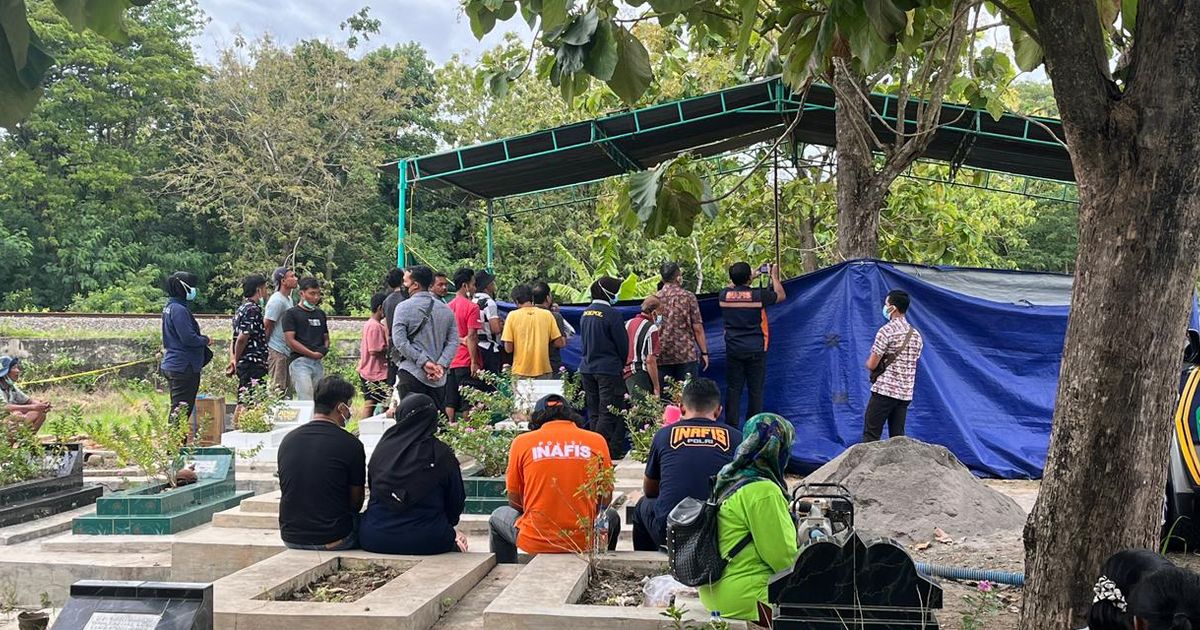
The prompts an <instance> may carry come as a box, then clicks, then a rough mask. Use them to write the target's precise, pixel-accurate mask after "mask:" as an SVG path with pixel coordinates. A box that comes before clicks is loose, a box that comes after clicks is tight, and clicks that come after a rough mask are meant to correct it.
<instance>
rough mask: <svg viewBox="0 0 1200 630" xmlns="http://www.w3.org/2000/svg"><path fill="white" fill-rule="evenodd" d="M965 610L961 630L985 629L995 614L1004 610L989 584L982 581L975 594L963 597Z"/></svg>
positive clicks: (993, 588)
mask: <svg viewBox="0 0 1200 630" xmlns="http://www.w3.org/2000/svg"><path fill="white" fill-rule="evenodd" d="M964 599H965V600H966V603H967V610H966V611H964V612H963V613H962V627H963V630H983V629H984V628H987V627H988V626H989V624H990V622H991V620H992V618H993V617H995V616H996V613H998V612H1000V610H1001V609H1003V608H1004V602H1003V601H1001V600H1000V596H999V595H997V594H996V589H995V587H994V586H992V584H991V582H988V581H986V580H985V581H982V582H980V583H979V584H978V585H977V586H976V588H975V592H974V593H971V594H970V595H966V596H965V597H964Z"/></svg>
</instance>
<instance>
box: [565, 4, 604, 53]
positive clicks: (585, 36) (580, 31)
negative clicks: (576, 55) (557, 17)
mask: <svg viewBox="0 0 1200 630" xmlns="http://www.w3.org/2000/svg"><path fill="white" fill-rule="evenodd" d="M599 21H600V17H599V15H598V14H597V13H596V8H595V7H592V10H591V11H588V12H587V13H584V14H583V15H578V16H575V19H574V20H572V21H571V26H569V27H567V30H566V32H564V33H563V35H562V39H563V41H564V42H566V43H568V44H572V45H575V46H583V45H584V44H586V43H588V42H590V41H592V34H593V33H595V32H596V25H597V24H598V23H599Z"/></svg>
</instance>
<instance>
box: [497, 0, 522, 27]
mask: <svg viewBox="0 0 1200 630" xmlns="http://www.w3.org/2000/svg"><path fill="white" fill-rule="evenodd" d="M516 14H517V3H516V2H515V0H504V4H502V5H500V8H499V9H496V19H498V20H499V21H501V22H503V21H504V20H507V19H509V18H511V17H512V16H514V15H516Z"/></svg>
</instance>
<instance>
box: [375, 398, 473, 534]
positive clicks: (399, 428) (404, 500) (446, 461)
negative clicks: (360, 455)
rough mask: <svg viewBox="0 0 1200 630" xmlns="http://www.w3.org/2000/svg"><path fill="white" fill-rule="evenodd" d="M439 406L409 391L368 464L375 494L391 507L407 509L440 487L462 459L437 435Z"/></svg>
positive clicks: (398, 509)
mask: <svg viewBox="0 0 1200 630" xmlns="http://www.w3.org/2000/svg"><path fill="white" fill-rule="evenodd" d="M437 426H438V409H437V406H436V405H435V404H434V402H433V399H432V398H430V397H429V396H426V395H425V394H409V395H408V396H405V397H404V400H402V401H401V402H400V407H399V408H398V409H397V410H396V424H395V425H394V426H392V428H390V429H388V430H387V431H386V432H385V433H384V434H383V437H382V438H381V439H380V440H379V444H378V445H377V446H376V447H375V452H374V453H372V454H371V463H370V464H369V465H368V466H367V472H368V473H369V474H370V482H371V494H372V495H373V496H377V497H378V498H379V500H380V502H381V503H382V504H383V505H385V506H387V507H388V508H389V509H391V510H394V511H396V512H403V511H404V510H406V509H408V508H409V507H410V506H412V505H414V504H416V503H418V502H420V501H421V499H424V498H425V497H426V495H428V494H429V493H430V492H432V491H434V490H437V489H438V488H439V487H440V484H439V481H440V479H441V477H442V476H443V475H445V474H446V473H447V471H448V470H450V468H451V467H453V468H457V467H458V460H457V459H456V458H455V457H454V452H453V451H451V450H450V447H448V446H446V445H445V444H443V443H442V442H441V441H440V440H438V439H437V438H436V437H434V433H436V432H437Z"/></svg>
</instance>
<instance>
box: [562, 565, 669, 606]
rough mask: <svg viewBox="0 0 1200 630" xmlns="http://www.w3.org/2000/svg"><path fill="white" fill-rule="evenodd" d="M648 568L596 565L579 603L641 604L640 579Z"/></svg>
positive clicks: (644, 576) (603, 604)
mask: <svg viewBox="0 0 1200 630" xmlns="http://www.w3.org/2000/svg"><path fill="white" fill-rule="evenodd" d="M650 573H651V572H650V571H649V570H639V569H631V568H625V567H620V568H617V567H596V569H595V573H593V574H592V578H591V581H590V582H589V584H588V587H587V590H585V591H583V595H582V596H581V597H580V598H579V603H580V604H589V605H595V606H641V605H642V599H643V596H642V581H643V580H645V579H646V576H647V575H650Z"/></svg>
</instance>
